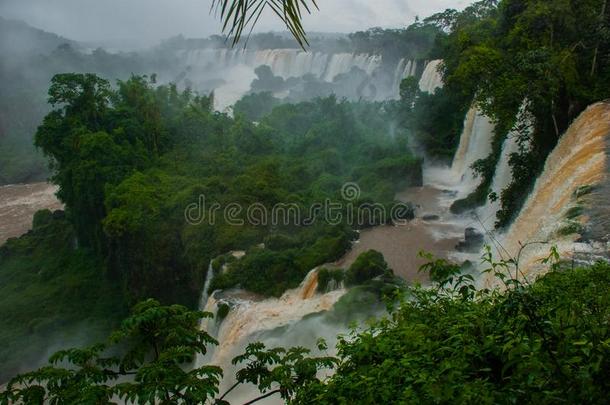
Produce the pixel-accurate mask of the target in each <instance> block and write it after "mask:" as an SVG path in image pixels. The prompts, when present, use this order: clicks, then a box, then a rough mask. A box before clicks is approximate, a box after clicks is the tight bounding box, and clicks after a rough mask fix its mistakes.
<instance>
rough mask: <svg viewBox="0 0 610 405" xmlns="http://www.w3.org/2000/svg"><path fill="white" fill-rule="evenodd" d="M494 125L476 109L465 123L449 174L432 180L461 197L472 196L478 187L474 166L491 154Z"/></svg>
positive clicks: (469, 113) (474, 107)
mask: <svg viewBox="0 0 610 405" xmlns="http://www.w3.org/2000/svg"><path fill="white" fill-rule="evenodd" d="M493 134H494V125H493V124H492V122H491V121H490V120H489V118H487V117H486V116H485V115H483V113H482V112H481V111H480V110H479V109H478V108H477V107H476V106H472V107H471V108H470V109H469V110H468V113H467V114H466V118H465V119H464V128H463V130H462V135H461V136H460V144H459V146H458V148H457V150H456V152H455V155H454V158H453V163H452V164H451V169H450V170H449V171H447V170H442V171H438V170H437V171H438V174H437V175H436V176H435V177H436V178H432V179H430V181H431V182H432V183H439V184H437V185H438V186H440V187H450V188H455V189H457V190H458V192H459V197H460V198H462V197H465V196H467V195H468V194H470V193H471V192H472V191H473V190H474V189H475V188H476V186H477V185H478V182H477V178H476V177H475V175H474V172H473V170H472V169H471V166H472V164H473V163H474V162H476V161H477V160H479V159H484V158H486V157H487V156H489V154H490V153H491V142H492V139H493Z"/></svg>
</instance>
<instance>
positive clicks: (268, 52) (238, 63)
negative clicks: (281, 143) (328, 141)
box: [168, 48, 441, 111]
mask: <svg viewBox="0 0 610 405" xmlns="http://www.w3.org/2000/svg"><path fill="white" fill-rule="evenodd" d="M176 60H177V65H178V66H182V69H183V73H182V74H181V75H179V76H178V78H176V77H172V78H168V81H172V82H178V83H179V82H181V81H184V85H185V86H189V87H191V88H193V89H194V90H198V91H203V92H210V91H212V90H214V92H215V93H214V94H215V96H216V97H215V107H216V108H217V109H218V110H220V111H224V110H225V109H226V108H227V107H229V106H231V105H232V104H234V103H235V102H236V101H237V100H239V99H240V98H241V96H243V95H244V94H245V93H246V92H248V91H249V90H250V85H251V83H252V81H253V80H254V79H255V78H256V75H255V73H254V70H255V69H256V68H257V67H259V66H262V65H266V66H269V68H270V69H271V72H272V73H273V75H274V76H278V77H281V78H282V79H284V80H286V81H288V80H289V79H293V80H292V82H291V84H290V85H288V86H289V87H290V86H294V85H296V84H295V81H294V78H302V77H304V76H307V75H311V76H313V77H314V78H316V79H317V80H320V81H324V82H327V83H333V82H334V81H335V78H337V76H339V75H342V74H347V73H349V72H351V71H352V69H354V68H357V69H360V70H361V71H363V72H364V74H366V76H367V78H368V79H367V81H366V85H367V86H370V87H372V88H374V90H372V91H371V92H370V94H369V98H371V99H374V100H385V99H388V98H397V97H398V94H399V88H400V82H401V81H402V79H404V78H405V77H409V76H415V75H416V73H417V66H418V64H417V61H413V60H407V59H401V60H400V61H399V62H398V64H397V65H396V66H395V67H390V66H384V64H383V58H382V56H381V55H370V54H352V53H333V54H327V53H323V52H305V51H302V50H300V49H264V50H257V51H253V50H236V49H211V48H205V49H195V50H187V51H178V52H177V53H176ZM438 62H440V61H433V62H431V63H430V64H428V65H429V69H428V73H427V76H426V79H425V80H424V82H425V83H426V84H424V85H425V86H426V89H428V91H430V89H432V91H433V90H434V89H435V88H436V87H439V86H440V85H441V84H440V76H439V74H438V72H436V71H435V69H434V68H433V67H434V65H438ZM343 85H345V84H343ZM338 86H341V85H339V84H338ZM352 86H353V85H352ZM356 87H357V86H356ZM284 90H286V89H284ZM335 90H337V89H335ZM344 90H345V91H346V92H348V93H349V91H352V92H353V89H352V88H351V87H350V88H349V89H344ZM338 91H341V88H339V90H338ZM287 94H288V91H287V90H286V91H278V93H277V94H276V97H285V96H286V95H287ZM361 96H362V95H361V94H359V95H358V97H361Z"/></svg>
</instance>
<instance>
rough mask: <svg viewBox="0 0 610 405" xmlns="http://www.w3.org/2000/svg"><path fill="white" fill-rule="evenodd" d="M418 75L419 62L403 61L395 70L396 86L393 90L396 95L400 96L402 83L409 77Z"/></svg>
mask: <svg viewBox="0 0 610 405" xmlns="http://www.w3.org/2000/svg"><path fill="white" fill-rule="evenodd" d="M416 73H417V61H414V60H407V59H401V60H400V61H399V62H398V65H397V66H396V69H395V70H394V82H393V83H394V84H393V85H392V88H393V89H394V94H395V95H396V96H398V95H400V82H402V80H403V79H406V78H407V77H412V76H415V74H416Z"/></svg>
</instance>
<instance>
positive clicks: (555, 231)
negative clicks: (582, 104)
mask: <svg viewBox="0 0 610 405" xmlns="http://www.w3.org/2000/svg"><path fill="white" fill-rule="evenodd" d="M609 137H610V104H608V103H597V104H594V105H592V106H590V107H589V108H587V110H585V111H584V112H583V113H582V114H581V115H580V116H579V117H578V118H577V119H576V120H575V121H574V123H573V124H572V125H571V126H570V128H569V129H568V131H567V132H566V133H565V134H564V135H563V136H562V137H561V138H560V140H559V143H558V144H557V146H556V147H555V149H554V150H553V151H552V152H551V154H550V155H549V156H548V158H547V160H546V164H545V166H544V170H543V172H542V174H541V175H540V177H539V178H538V180H537V181H536V183H535V186H534V189H533V190H532V192H531V194H530V195H529V197H528V199H527V200H526V202H525V204H524V206H523V208H522V209H521V212H520V213H519V215H518V217H517V218H516V219H515V221H514V223H513V224H512V225H511V226H510V227H509V229H508V231H507V233H506V234H505V235H503V236H501V237H500V238H499V240H500V243H501V245H502V248H501V249H500V250H499V252H498V254H499V255H500V256H503V255H505V254H506V253H508V254H509V255H510V256H511V257H517V256H518V253H519V251H520V250H521V247H522V246H524V245H527V246H526V247H525V248H524V249H523V250H522V252H521V253H522V254H521V259H520V268H521V270H522V271H523V273H524V274H525V275H526V276H535V275H537V274H538V272H539V270H544V269H545V268H546V266H544V265H541V264H540V260H541V259H542V258H545V257H547V256H548V254H549V249H550V246H551V245H556V246H557V247H558V250H559V252H560V254H561V255H562V256H563V257H564V258H566V257H567V258H569V257H570V256H572V255H573V254H574V251H575V249H577V248H579V244H578V243H575V241H576V240H578V238H579V237H580V235H579V234H577V233H571V234H567V233H569V232H567V233H566V232H561V229H562V227H564V226H565V224H566V213H567V211H568V210H569V209H570V208H571V207H574V206H575V205H576V204H578V205H584V206H591V205H592V204H591V201H594V200H595V199H598V200H605V201H607V199H608V196H607V195H599V193H600V192H601V191H593V192H592V193H591V194H586V193H583V194H584V195H583V196H582V197H580V198H579V196H578V195H577V194H576V192H577V190H579V189H580V188H582V187H588V186H596V187H597V188H598V189H599V190H605V189H607V187H605V185H607V182H608V180H609V178H608V177H609V170H610V166H609V165H608V144H609V141H610V138H609ZM606 209H608V208H607V204H606ZM605 214H606V215H607V214H608V213H607V212H606V213H605ZM587 217H588V215H586V214H585V215H582V216H580V217H578V221H579V222H580V223H581V224H582V225H583V226H587V225H586V224H587V222H591V221H593V222H594V221H595V220H596V218H595V217H591V218H587ZM540 242H543V243H540ZM604 249H606V250H607V246H606V247H604Z"/></svg>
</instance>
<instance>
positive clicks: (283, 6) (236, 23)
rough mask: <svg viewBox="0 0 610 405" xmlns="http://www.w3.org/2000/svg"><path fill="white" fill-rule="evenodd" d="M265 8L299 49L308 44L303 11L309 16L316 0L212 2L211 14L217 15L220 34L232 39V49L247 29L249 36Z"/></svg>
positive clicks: (217, 0)
mask: <svg viewBox="0 0 610 405" xmlns="http://www.w3.org/2000/svg"><path fill="white" fill-rule="evenodd" d="M267 8H269V9H271V10H272V11H273V13H275V14H276V15H277V16H278V17H279V18H280V19H281V20H282V22H283V23H284V25H286V28H287V29H288V31H290V33H291V34H292V35H293V36H294V39H295V40H296V41H297V42H298V43H299V45H300V46H301V48H305V46H306V45H309V42H307V35H306V34H305V29H304V28H303V11H305V12H306V13H308V14H311V11H312V9H313V8H315V9H318V5H317V3H316V0H212V8H211V11H212V12H214V13H216V14H219V15H220V19H221V21H222V31H223V32H224V33H226V34H227V35H228V36H229V37H230V38H232V44H233V46H235V45H236V44H237V43H238V42H239V40H240V39H241V37H242V35H243V33H244V30H248V36H249V35H250V34H251V33H252V30H253V29H254V27H255V26H256V24H257V23H258V20H259V19H260V17H261V15H262V14H263V12H264V11H265V10H266V9H267Z"/></svg>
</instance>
